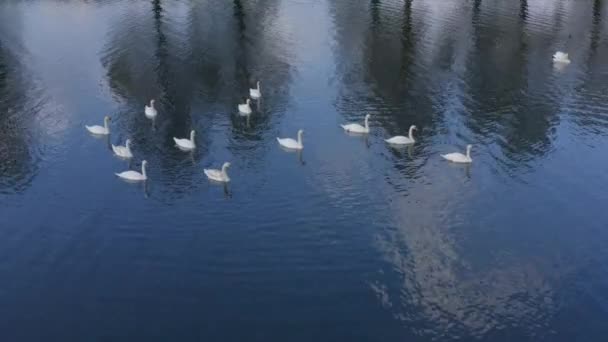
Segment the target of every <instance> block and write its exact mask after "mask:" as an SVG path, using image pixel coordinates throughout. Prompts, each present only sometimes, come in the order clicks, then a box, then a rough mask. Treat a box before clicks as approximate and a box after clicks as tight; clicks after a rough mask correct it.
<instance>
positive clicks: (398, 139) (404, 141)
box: [385, 125, 417, 145]
mask: <svg viewBox="0 0 608 342" xmlns="http://www.w3.org/2000/svg"><path fill="white" fill-rule="evenodd" d="M415 129H417V128H416V126H415V125H411V126H410V132H409V137H404V136H403V135H397V136H394V137H392V138H390V139H386V140H385V141H386V142H387V143H389V144H394V145H409V144H413V143H415V142H416V140H414V130H415Z"/></svg>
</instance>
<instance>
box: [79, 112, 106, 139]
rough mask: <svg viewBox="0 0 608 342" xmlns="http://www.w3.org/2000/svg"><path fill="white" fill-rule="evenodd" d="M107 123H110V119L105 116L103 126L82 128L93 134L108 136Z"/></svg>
mask: <svg viewBox="0 0 608 342" xmlns="http://www.w3.org/2000/svg"><path fill="white" fill-rule="evenodd" d="M109 122H110V117H109V116H106V117H104V118H103V126H99V125H95V126H84V127H86V129H87V130H88V131H89V132H91V133H93V134H98V135H108V134H110V127H109V126H108V123H109Z"/></svg>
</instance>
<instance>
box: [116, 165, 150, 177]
mask: <svg viewBox="0 0 608 342" xmlns="http://www.w3.org/2000/svg"><path fill="white" fill-rule="evenodd" d="M147 164H148V162H147V161H145V160H144V161H142V162H141V173H139V172H137V171H124V172H121V173H116V174H115V175H117V176H118V177H120V178H122V179H126V180H129V181H135V182H139V181H145V180H146V179H148V177H147V176H146V165H147Z"/></svg>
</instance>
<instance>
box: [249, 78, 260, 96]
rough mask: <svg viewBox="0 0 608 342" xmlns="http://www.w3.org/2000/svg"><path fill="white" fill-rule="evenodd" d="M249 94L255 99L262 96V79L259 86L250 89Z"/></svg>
mask: <svg viewBox="0 0 608 342" xmlns="http://www.w3.org/2000/svg"><path fill="white" fill-rule="evenodd" d="M249 96H251V98H253V99H259V98H260V97H262V91H261V90H260V81H258V83H257V88H251V89H249Z"/></svg>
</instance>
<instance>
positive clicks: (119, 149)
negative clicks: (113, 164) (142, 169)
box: [112, 139, 133, 159]
mask: <svg viewBox="0 0 608 342" xmlns="http://www.w3.org/2000/svg"><path fill="white" fill-rule="evenodd" d="M112 151H114V154H115V155H117V156H119V157H121V158H126V159H129V158H133V153H132V152H131V139H127V141H126V142H125V146H120V145H119V146H116V145H112Z"/></svg>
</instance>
